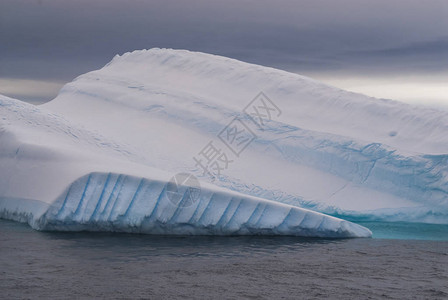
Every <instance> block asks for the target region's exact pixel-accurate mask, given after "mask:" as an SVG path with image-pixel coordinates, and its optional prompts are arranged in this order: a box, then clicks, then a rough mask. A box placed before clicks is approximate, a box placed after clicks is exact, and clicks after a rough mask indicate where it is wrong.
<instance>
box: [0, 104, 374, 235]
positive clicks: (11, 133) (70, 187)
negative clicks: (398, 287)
mask: <svg viewBox="0 0 448 300" xmlns="http://www.w3.org/2000/svg"><path fill="white" fill-rule="evenodd" d="M0 112H1V119H0V121H1V123H0V170H1V172H2V173H1V180H0V217H2V218H6V219H12V220H17V221H22V222H27V223H29V224H30V225H31V226H32V227H33V228H35V229H39V230H62V231H79V230H90V231H120V232H139V233H149V234H203V235H211V234H213V235H235V234H236V235H248V234H269V235H297V236H318V237H368V236H370V235H371V232H370V231H369V230H368V229H366V228H364V227H362V226H359V225H356V224H353V223H350V222H348V221H344V220H341V219H337V218H334V217H331V216H326V215H323V214H321V213H317V212H313V211H309V210H307V209H302V208H298V207H294V206H290V205H285V204H280V203H277V202H273V201H269V200H265V199H261V198H256V197H253V196H248V195H243V194H241V193H237V192H234V191H230V190H226V189H223V188H219V187H217V186H213V185H210V184H207V183H203V184H202V185H201V190H200V195H198V197H197V198H194V199H193V200H194V201H191V203H189V205H183V204H182V201H186V199H187V196H189V194H188V193H189V191H190V190H189V188H188V186H183V187H182V186H180V187H179V191H178V192H177V193H179V194H180V197H179V199H180V201H181V202H179V203H176V202H173V200H172V199H171V200H170V197H168V196H167V193H169V192H171V193H172V192H173V191H172V190H169V189H168V188H167V186H168V184H167V183H169V182H170V181H169V179H170V174H169V173H166V172H164V171H161V170H158V169H155V168H151V167H149V166H145V165H143V164H137V163H134V162H132V161H133V160H136V159H138V158H137V157H133V154H132V153H131V152H129V151H128V150H126V145H123V144H120V143H119V142H118V143H117V142H114V141H112V140H110V139H108V138H106V137H104V136H101V135H100V134H98V133H95V132H92V131H88V130H86V129H83V128H82V126H80V125H79V124H76V123H72V122H70V121H67V120H66V119H64V118H62V117H60V116H58V115H56V114H54V113H51V112H49V111H47V110H45V109H43V108H39V107H36V106H33V105H30V104H26V103H23V102H20V101H18V100H14V99H11V98H7V97H4V96H0ZM131 158H132V159H131Z"/></svg>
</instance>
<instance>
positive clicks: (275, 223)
mask: <svg viewBox="0 0 448 300" xmlns="http://www.w3.org/2000/svg"><path fill="white" fill-rule="evenodd" d="M260 92H263V93H264V95H266V96H267V97H268V98H269V99H270V100H271V101H272V102H273V103H274V104H275V105H276V106H277V107H278V108H279V109H280V110H281V114H280V115H275V116H273V117H272V120H271V121H266V122H265V124H264V126H263V127H257V125H256V124H255V123H254V122H252V121H251V120H250V119H249V118H248V117H247V116H246V115H245V114H244V113H243V109H244V108H245V107H246V106H247V105H248V104H249V103H250V102H251V101H252V100H253V99H254V98H255V97H256V96H257V95H259V93H260ZM0 112H1V114H0V172H1V176H2V177H1V180H0V216H2V217H3V218H10V219H15V220H21V221H26V222H28V223H30V224H31V226H33V227H34V228H36V229H43V230H114V231H129V232H144V233H161V234H220V235H224V234H286V235H302V236H330V237H353V236H369V235H370V232H369V231H368V230H367V229H365V228H363V227H361V226H359V225H356V224H354V223H351V222H349V221H347V220H352V221H356V220H375V221H380V220H381V221H408V222H427V223H440V224H448V135H447V133H448V113H447V112H443V111H438V110H435V109H425V108H421V107H414V106H410V105H407V104H403V103H400V102H395V101H390V100H382V99H375V98H370V97H367V96H364V95H360V94H355V93H350V92H346V91H343V90H340V89H337V88H334V87H330V86H327V85H325V84H322V83H319V82H316V81H314V80H312V79H309V78H306V77H303V76H300V75H297V74H292V73H288V72H284V71H281V70H276V69H273V68H267V67H262V66H257V65H253V64H247V63H244V62H240V61H237V60H233V59H229V58H225V57H220V56H215V55H210V54H204V53H196V52H189V51H184V50H171V49H150V50H141V51H134V52H132V53H126V54H124V55H122V56H116V57H115V58H114V59H113V60H112V61H111V62H110V63H109V64H107V65H106V66H105V67H103V68H102V69H100V70H97V71H93V72H90V73H87V74H84V75H81V76H80V77H78V78H77V79H75V80H74V81H73V82H71V83H69V84H67V85H65V86H64V87H63V89H62V90H61V91H60V93H59V95H58V96H57V97H56V98H55V99H54V100H53V101H51V102H49V103H47V104H45V105H42V106H38V107H37V106H33V105H29V104H26V103H23V102H20V101H18V100H14V99H11V98H8V97H3V96H2V97H0ZM236 117H237V118H239V119H240V120H242V122H244V124H246V126H247V127H248V128H249V129H250V130H252V132H253V133H254V134H255V135H256V138H255V139H254V140H253V142H251V143H250V144H249V145H248V146H247V148H245V149H244V151H242V152H241V154H240V155H239V156H236V155H235V154H233V153H232V152H231V151H230V150H229V148H227V146H226V145H225V144H224V143H223V142H222V141H221V140H220V139H219V138H218V134H219V133H220V132H221V131H222V130H223V129H224V128H226V126H227V125H228V124H229V123H231V122H232V120H234V118H236ZM210 141H212V142H213V143H214V145H215V146H216V147H217V148H219V149H220V150H221V153H226V154H227V156H228V158H229V159H230V160H232V162H231V163H229V165H228V168H227V169H226V170H223V171H222V172H221V174H219V175H218V176H217V177H216V179H215V180H212V178H211V177H210V176H207V175H204V174H203V170H202V169H201V168H200V167H199V166H198V165H197V164H196V162H195V161H194V160H193V157H199V153H200V151H201V150H202V149H203V148H204V147H205V146H206V145H207V144H208V143H209V142H210ZM179 172H187V173H192V174H194V175H195V176H196V177H198V178H199V179H200V184H201V189H202V190H201V193H200V197H199V199H198V201H197V202H195V203H194V204H193V205H191V206H188V207H176V206H175V205H173V204H172V203H171V202H170V201H168V199H167V197H166V184H167V182H168V181H169V179H170V178H171V177H172V176H173V175H175V174H176V173H179ZM319 212H320V213H319ZM322 213H324V214H322ZM325 214H326V215H325ZM328 214H330V215H333V216H329V215H328ZM334 216H336V217H340V218H344V219H346V220H342V219H339V218H335V217H334Z"/></svg>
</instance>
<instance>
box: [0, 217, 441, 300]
mask: <svg viewBox="0 0 448 300" xmlns="http://www.w3.org/2000/svg"><path fill="white" fill-rule="evenodd" d="M363 225H365V226H367V227H369V228H371V229H372V231H373V233H374V238H372V239H343V240H331V239H309V238H308V239H304V238H297V237H164V236H149V235H137V234H118V233H87V232H80V233H61V232H37V231H34V230H32V229H31V228H29V227H28V226H27V225H24V224H20V223H16V222H11V221H4V220H0V266H1V269H0V274H1V275H0V298H1V299H74V298H76V299H89V298H107V299H309V298H330V299H379V298H381V299H447V298H448V227H447V226H438V225H421V224H404V223H402V224H387V223H363Z"/></svg>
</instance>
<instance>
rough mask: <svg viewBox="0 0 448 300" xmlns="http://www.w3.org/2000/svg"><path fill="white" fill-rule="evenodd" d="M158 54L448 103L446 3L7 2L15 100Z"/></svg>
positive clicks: (3, 36) (7, 82)
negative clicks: (176, 52) (200, 55)
mask: <svg viewBox="0 0 448 300" xmlns="http://www.w3.org/2000/svg"><path fill="white" fill-rule="evenodd" d="M152 47H160V48H165V47H168V48H177V49H188V50H195V51H202V52H208V53H214V54H219V55H224V56H228V57H232V58H236V59H240V60H243V61H247V62H252V63H257V64H261V65H266V66H272V67H277V68H281V69H285V70H288V71H292V72H296V73H300V74H303V75H307V76H310V77H313V78H315V79H318V80H321V81H324V82H327V83H330V84H333V85H337V86H340V87H343V88H347V89H350V90H354V91H359V92H363V93H366V94H369V95H373V96H378V97H385V98H395V99H401V100H409V101H414V100H415V101H430V102H431V101H432V102H434V103H436V102H438V103H440V102H443V101H446V102H447V103H448V1H446V0H439V1H436V0H427V1H421V0H415V1H414V0H402V1H394V0H375V1H363V0H309V1H289V0H284V1H283V0H280V1H278V0H277V1H264V0H257V1H255V0H254V1H249V0H246V1H244V0H239V1H233V0H230V1H228V0H227V1H211V0H204V1H201V0H193V1H187V0H156V1H137V0H127V1H124V0H123V1H121V0H120V1H119V0H108V1H106V0H101V1H92V0H90V1H87V0H86V1H70V2H69V1H63V0H40V1H33V0H23V1H22V0H1V1H0V93H3V94H7V95H9V96H13V97H16V98H19V99H25V100H28V101H33V100H34V101H43V100H50V99H51V98H53V97H54V96H55V95H56V93H57V91H58V90H59V88H60V87H61V86H62V84H64V83H66V82H69V81H71V80H72V79H74V78H75V77H76V76H78V75H80V74H82V73H85V72H88V71H91V70H94V69H98V68H100V67H102V66H103V65H105V64H106V63H107V62H109V61H110V60H111V59H112V57H113V56H114V55H115V54H122V53H124V52H127V51H132V50H135V49H144V48H146V49H149V48H152Z"/></svg>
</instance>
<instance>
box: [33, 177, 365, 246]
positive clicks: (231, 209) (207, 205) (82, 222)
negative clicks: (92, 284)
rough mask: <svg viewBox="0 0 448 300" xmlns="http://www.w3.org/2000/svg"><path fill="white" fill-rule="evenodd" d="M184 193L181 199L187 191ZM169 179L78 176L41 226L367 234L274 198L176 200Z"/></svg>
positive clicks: (37, 223) (209, 193) (222, 195)
mask: <svg viewBox="0 0 448 300" xmlns="http://www.w3.org/2000/svg"><path fill="white" fill-rule="evenodd" d="M186 194H187V193H184V194H182V195H181V199H182V200H181V201H186V200H185V199H186V198H188V197H189V195H186ZM176 204H177V203H173V202H172V201H170V198H169V197H168V196H167V184H166V182H162V181H154V180H149V179H145V178H138V177H133V176H127V175H123V174H111V173H109V174H104V173H92V174H89V175H87V176H84V177H82V178H80V179H78V180H76V181H75V182H74V183H73V184H72V185H71V186H70V187H69V189H68V190H67V192H66V193H65V194H64V195H63V197H61V198H60V199H58V200H57V201H56V202H55V203H53V204H52V205H51V207H50V208H49V209H48V210H47V211H46V213H45V214H43V215H42V216H41V217H40V218H38V219H35V220H33V221H32V222H31V223H32V224H33V226H34V227H35V228H37V229H42V230H69V231H72V230H90V231H92V230H93V231H94V230H98V231H120V232H138V233H149V234H178V235H198V234H200V235H261V234H263V235H293V236H314V237H369V236H370V235H371V232H370V231H369V230H368V229H366V228H364V227H362V226H359V225H356V224H353V223H350V222H347V221H344V220H341V219H337V218H334V217H331V216H326V215H323V214H319V213H316V212H312V211H308V210H305V209H301V208H298V207H293V206H289V205H280V204H278V203H275V202H272V201H266V200H263V199H257V198H254V197H248V196H244V195H239V194H236V193H228V192H225V191H217V190H215V191H214V190H208V189H204V188H203V189H202V190H201V193H200V195H199V197H198V198H197V199H194V201H192V202H191V203H189V205H176Z"/></svg>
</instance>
